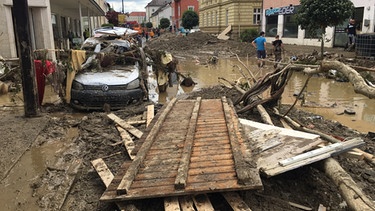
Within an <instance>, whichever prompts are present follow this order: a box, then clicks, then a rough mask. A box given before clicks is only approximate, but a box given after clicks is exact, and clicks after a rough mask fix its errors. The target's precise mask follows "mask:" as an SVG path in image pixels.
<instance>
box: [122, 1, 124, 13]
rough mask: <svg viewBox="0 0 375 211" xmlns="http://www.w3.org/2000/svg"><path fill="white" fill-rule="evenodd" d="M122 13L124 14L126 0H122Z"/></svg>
mask: <svg viewBox="0 0 375 211" xmlns="http://www.w3.org/2000/svg"><path fill="white" fill-rule="evenodd" d="M122 14H124V0H122Z"/></svg>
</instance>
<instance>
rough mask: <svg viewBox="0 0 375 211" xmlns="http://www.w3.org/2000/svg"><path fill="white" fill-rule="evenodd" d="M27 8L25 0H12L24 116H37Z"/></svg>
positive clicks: (37, 106) (36, 97) (36, 98)
mask: <svg viewBox="0 0 375 211" xmlns="http://www.w3.org/2000/svg"><path fill="white" fill-rule="evenodd" d="M28 10H29V6H28V3H27V0H13V14H14V20H15V29H16V37H17V42H18V52H19V53H20V66H21V77H22V92H23V101H24V110H25V117H35V116H38V109H39V105H38V91H37V87H36V77H35V68H34V61H33V57H32V54H31V53H32V52H31V40H30V30H29V29H30V27H29V15H28V14H29V13H28Z"/></svg>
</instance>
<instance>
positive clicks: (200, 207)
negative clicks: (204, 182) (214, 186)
mask: <svg viewBox="0 0 375 211" xmlns="http://www.w3.org/2000/svg"><path fill="white" fill-rule="evenodd" d="M193 201H194V204H195V207H196V208H197V211H214V210H215V209H214V207H213V206H212V204H211V202H210V199H209V198H208V196H207V195H206V194H199V195H196V196H194V197H193Z"/></svg>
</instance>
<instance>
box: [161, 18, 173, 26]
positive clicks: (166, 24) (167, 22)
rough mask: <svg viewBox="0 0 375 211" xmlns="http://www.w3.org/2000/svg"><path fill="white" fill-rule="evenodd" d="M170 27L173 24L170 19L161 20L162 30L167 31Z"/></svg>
mask: <svg viewBox="0 0 375 211" xmlns="http://www.w3.org/2000/svg"><path fill="white" fill-rule="evenodd" d="M169 25H171V22H170V21H169V19H168V18H162V19H160V25H159V26H160V28H162V29H166V28H168V27H169Z"/></svg>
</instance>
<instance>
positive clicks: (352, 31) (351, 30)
mask: <svg viewBox="0 0 375 211" xmlns="http://www.w3.org/2000/svg"><path fill="white" fill-rule="evenodd" d="M346 33H347V34H348V44H347V50H348V51H349V50H351V49H352V48H354V44H355V37H356V35H357V29H356V26H355V20H354V19H350V20H349V24H348V26H347V27H346Z"/></svg>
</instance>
